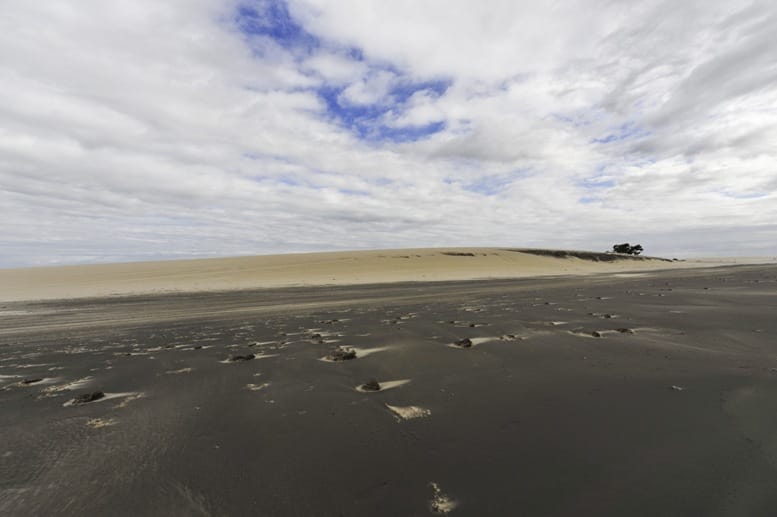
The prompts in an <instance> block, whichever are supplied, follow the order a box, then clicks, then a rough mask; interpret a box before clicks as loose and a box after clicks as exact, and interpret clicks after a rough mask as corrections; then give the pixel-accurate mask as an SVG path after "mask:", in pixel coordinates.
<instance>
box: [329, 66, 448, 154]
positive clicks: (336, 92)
mask: <svg viewBox="0 0 777 517" xmlns="http://www.w3.org/2000/svg"><path fill="white" fill-rule="evenodd" d="M450 84H451V83H450V81H442V80H440V81H426V82H417V83H416V82H412V81H401V80H400V81H399V82H398V84H397V85H396V86H394V87H393V88H391V89H390V91H389V93H388V95H387V96H386V98H385V99H384V100H383V101H381V102H377V103H374V104H351V103H348V102H342V101H341V100H340V99H341V95H342V93H343V91H344V90H345V87H333V86H323V87H321V88H319V89H318V90H317V94H318V96H319V97H320V98H321V99H322V100H323V101H324V103H325V105H326V111H327V117H328V118H329V119H330V121H332V122H335V123H337V124H338V125H341V126H343V127H345V128H347V129H348V130H349V131H351V132H352V133H353V134H355V135H356V136H358V137H359V138H361V139H364V140H370V141H383V140H388V141H392V142H409V141H415V140H419V139H422V138H425V137H428V136H430V135H433V134H435V133H438V132H440V131H442V130H444V129H445V122H444V121H435V122H431V123H429V124H425V125H422V126H388V125H386V124H385V123H383V118H384V117H385V116H386V115H387V114H388V113H389V112H394V113H401V112H402V110H403V107H404V106H403V105H404V104H405V103H406V102H407V100H408V99H409V98H410V97H411V96H412V95H413V94H415V93H417V92H428V93H429V95H432V96H440V95H442V94H443V93H445V91H446V90H447V89H448V87H449V86H450Z"/></svg>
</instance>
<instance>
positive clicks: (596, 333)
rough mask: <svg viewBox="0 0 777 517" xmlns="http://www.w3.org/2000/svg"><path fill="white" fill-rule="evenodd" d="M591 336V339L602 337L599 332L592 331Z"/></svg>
mask: <svg viewBox="0 0 777 517" xmlns="http://www.w3.org/2000/svg"><path fill="white" fill-rule="evenodd" d="M591 335H592V336H593V337H602V333H601V332H599V331H598V330H594V331H593V332H591Z"/></svg>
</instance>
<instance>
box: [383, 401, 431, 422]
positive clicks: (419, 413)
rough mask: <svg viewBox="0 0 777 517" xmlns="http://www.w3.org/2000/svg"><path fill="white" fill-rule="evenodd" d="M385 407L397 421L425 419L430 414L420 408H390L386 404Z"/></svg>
mask: <svg viewBox="0 0 777 517" xmlns="http://www.w3.org/2000/svg"><path fill="white" fill-rule="evenodd" d="M386 407H387V408H388V409H389V411H391V412H392V413H394V416H395V417H396V419H397V421H399V422H401V421H403V420H412V419H414V418H425V417H427V416H429V415H431V414H432V412H431V411H430V410H428V409H426V408H422V407H420V406H392V405H389V404H386Z"/></svg>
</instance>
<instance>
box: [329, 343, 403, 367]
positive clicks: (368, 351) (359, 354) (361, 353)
mask: <svg viewBox="0 0 777 517" xmlns="http://www.w3.org/2000/svg"><path fill="white" fill-rule="evenodd" d="M340 348H342V349H343V350H344V351H346V352H347V351H351V350H352V351H354V352H356V357H354V358H353V359H345V360H343V359H332V358H331V357H330V356H329V355H326V356H324V357H321V358H320V359H319V361H324V362H325V363H347V362H349V361H353V360H354V359H362V358H364V357H367V356H369V355H372V354H377V353H378V352H385V351H386V350H391V349H392V348H394V347H393V346H379V347H375V348H357V347H355V346H344V347H340Z"/></svg>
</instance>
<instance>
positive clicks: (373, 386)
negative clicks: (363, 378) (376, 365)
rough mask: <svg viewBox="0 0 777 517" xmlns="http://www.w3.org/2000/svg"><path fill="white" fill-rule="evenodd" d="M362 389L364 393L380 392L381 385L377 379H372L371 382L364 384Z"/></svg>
mask: <svg viewBox="0 0 777 517" xmlns="http://www.w3.org/2000/svg"><path fill="white" fill-rule="evenodd" d="M362 389H363V390H364V391H380V383H379V382H378V381H376V380H375V379H372V380H371V381H368V382H365V383H364V384H362Z"/></svg>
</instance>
